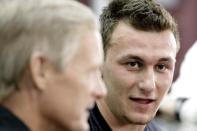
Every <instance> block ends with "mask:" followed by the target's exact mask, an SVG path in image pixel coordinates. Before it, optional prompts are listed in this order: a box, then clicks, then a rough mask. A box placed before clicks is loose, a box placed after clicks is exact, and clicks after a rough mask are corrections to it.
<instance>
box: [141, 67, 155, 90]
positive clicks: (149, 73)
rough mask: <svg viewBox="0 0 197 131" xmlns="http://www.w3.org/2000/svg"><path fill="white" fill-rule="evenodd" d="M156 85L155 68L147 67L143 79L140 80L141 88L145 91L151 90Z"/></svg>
mask: <svg viewBox="0 0 197 131" xmlns="http://www.w3.org/2000/svg"><path fill="white" fill-rule="evenodd" d="M155 87H156V75H155V71H154V69H147V70H146V71H144V73H143V75H142V78H141V80H140V81H139V88H140V89H141V90H143V91H145V92H151V91H152V90H154V89H155Z"/></svg>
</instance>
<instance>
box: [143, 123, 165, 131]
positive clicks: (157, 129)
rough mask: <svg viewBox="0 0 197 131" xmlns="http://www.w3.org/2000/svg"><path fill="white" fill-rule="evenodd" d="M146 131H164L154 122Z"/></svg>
mask: <svg viewBox="0 0 197 131" xmlns="http://www.w3.org/2000/svg"><path fill="white" fill-rule="evenodd" d="M144 131H162V130H161V128H160V127H159V126H158V125H157V124H156V123H155V122H154V121H152V122H150V123H149V124H148V125H147V126H146V128H145V130H144Z"/></svg>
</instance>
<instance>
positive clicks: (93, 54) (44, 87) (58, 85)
mask: <svg viewBox="0 0 197 131" xmlns="http://www.w3.org/2000/svg"><path fill="white" fill-rule="evenodd" d="M102 62H103V51H102V43H101V38H100V34H99V27H98V25H97V23H96V19H95V17H94V15H93V13H92V11H91V10H90V9H88V8H87V7H86V6H84V5H82V4H80V3H78V2H76V1H73V0H1V1H0V98H1V99H0V101H1V105H2V106H4V107H6V108H8V109H10V110H11V111H12V113H13V114H15V115H16V116H17V117H19V118H20V119H21V120H22V121H23V122H24V124H25V125H27V126H28V127H29V128H30V130H36V131H40V130H42V131H43V130H47V131H50V130H55V131H59V130H81V131H83V130H88V124H87V118H88V114H89V113H88V110H89V109H90V108H92V107H93V104H94V102H95V100H96V99H98V98H101V97H103V96H104V95H105V94H106V89H105V87H104V85H103V83H102V81H101V78H100V70H99V68H100V66H101V65H102Z"/></svg>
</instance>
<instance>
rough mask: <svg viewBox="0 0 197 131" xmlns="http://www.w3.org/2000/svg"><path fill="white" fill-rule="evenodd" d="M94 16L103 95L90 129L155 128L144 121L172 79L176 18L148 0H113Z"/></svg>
mask: <svg viewBox="0 0 197 131" xmlns="http://www.w3.org/2000/svg"><path fill="white" fill-rule="evenodd" d="M100 20H101V26H102V30H101V33H102V38H103V43H104V51H105V62H104V66H103V68H102V77H103V80H104V82H105V84H106V87H107V89H108V94H107V97H106V98H105V99H101V100H98V101H97V106H96V107H95V108H94V110H92V112H91V117H90V120H89V123H90V126H91V130H92V131H110V130H113V131H156V130H159V129H157V127H156V126H155V125H153V124H152V123H149V122H151V120H152V119H153V118H154V116H155V114H156V112H157V110H158V108H159V105H160V103H161V101H162V99H163V97H164V96H165V94H166V93H167V92H168V90H169V88H170V86H171V83H172V79H173V73H174V67H175V61H176V58H175V57H176V54H177V51H178V49H179V38H178V32H177V27H176V23H175V22H174V20H173V18H172V17H171V15H170V14H169V13H168V12H167V11H166V10H165V9H164V8H163V7H161V6H160V5H158V4H157V3H155V2H154V1H153V0H113V1H112V2H111V3H109V5H108V6H107V7H106V8H104V10H103V13H102V15H101V19H100Z"/></svg>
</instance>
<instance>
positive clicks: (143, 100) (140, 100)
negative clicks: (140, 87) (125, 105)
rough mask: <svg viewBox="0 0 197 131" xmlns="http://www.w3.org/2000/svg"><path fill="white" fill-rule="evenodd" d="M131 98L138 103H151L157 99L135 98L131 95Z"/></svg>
mask: <svg viewBox="0 0 197 131" xmlns="http://www.w3.org/2000/svg"><path fill="white" fill-rule="evenodd" d="M129 99H130V100H132V101H134V102H136V103H138V104H151V103H153V102H154V101H155V99H150V98H133V97H129Z"/></svg>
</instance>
